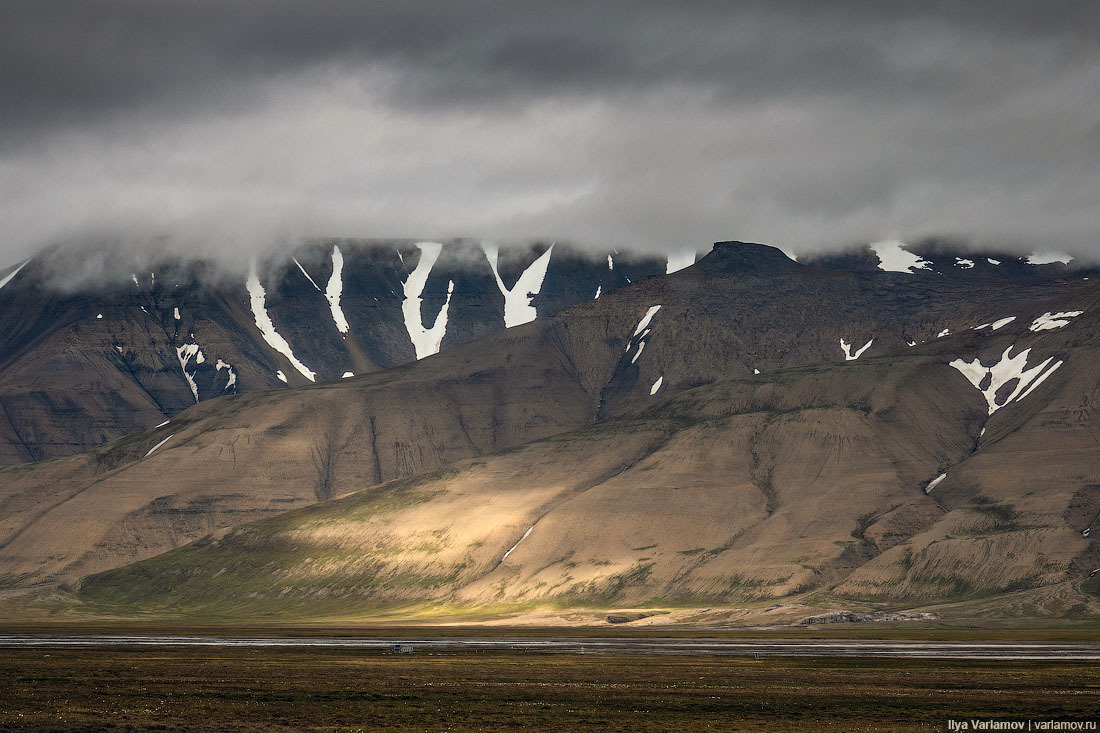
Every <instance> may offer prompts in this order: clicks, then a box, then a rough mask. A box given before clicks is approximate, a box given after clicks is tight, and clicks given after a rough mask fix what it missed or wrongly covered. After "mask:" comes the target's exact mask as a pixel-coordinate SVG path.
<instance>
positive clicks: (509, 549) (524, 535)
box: [500, 524, 535, 562]
mask: <svg viewBox="0 0 1100 733" xmlns="http://www.w3.org/2000/svg"><path fill="white" fill-rule="evenodd" d="M534 528H535V525H533V524H532V525H531V526H530V527H528V528H527V531H526V532H524V533H523V536H522V537H520V538H519V542H516V544H514V545H512V546H511V547H509V548H508V552H506V553H504V557H502V558H500V561H501V562H504V561H505V560H507V559H508V556H509V555H511V554H512V551H513V550H515V549H516V548H517V547H519V543H520V542H523V541H524V540H525V539H527V535H529V534H531V530H533V529H534Z"/></svg>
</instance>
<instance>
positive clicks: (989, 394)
mask: <svg viewBox="0 0 1100 733" xmlns="http://www.w3.org/2000/svg"><path fill="white" fill-rule="evenodd" d="M1014 348H1015V345H1013V346H1009V347H1008V348H1007V349H1005V351H1004V353H1003V354H1001V358H1000V360H999V361H997V363H995V364H993V365H992V366H988V367H987V366H985V365H984V364H982V362H981V360H980V359H975V360H974V361H969V362H968V361H963V360H962V359H956V360H955V361H953V362H951V363H950V364H949V365H948V366H952V367H954V368H955V369H958V370H959V372H961V373H962V375H963V376H964V377H966V378H967V379H968V380H969V381H970V383H971V384H973V385H974V388H975V389H977V390H978V391H980V392H981V393H982V396H983V397H985V401H986V404H988V405H989V414H990V415H992V414H993V413H994V412H996V411H997V410H999V409H1001V408H1002V407H1004V406H1005V405H1008V404H1009V403H1011V402H1013V401H1016V400H1022V399H1023V398H1024V397H1026V396H1027V395H1029V394H1030V393H1031V390H1032V389H1034V388H1035V387H1038V386H1039V385H1040V384H1042V383H1043V381H1045V380H1046V378H1047V377H1049V376H1050V375H1051V374H1052V373H1053V372H1054V370H1055V369H1057V368H1058V367H1060V366H1062V362H1061V361H1059V362H1058V363H1057V364H1055V365H1054V366H1053V367H1051V368H1050V370H1048V371H1046V372H1045V373H1043V370H1045V369H1046V368H1047V366H1048V365H1049V364H1050V362H1051V361H1053V359H1054V357H1050V358H1048V359H1047V360H1046V361H1044V362H1043V363H1041V364H1039V365H1038V366H1036V367H1032V368H1031V369H1027V368H1026V367H1027V357H1028V354H1030V353H1031V349H1024V350H1023V351H1021V352H1020V353H1019V354H1017V355H1016V356H1012V355H1011V354H1012V349H1014ZM986 375H989V384H988V386H987V387H986V388H985V389H982V386H981V385H982V383H983V382H984V381H985V380H986ZM1040 375H1041V376H1040ZM1014 379H1015V380H1017V383H1016V388H1015V389H1014V390H1012V393H1011V394H1009V395H1008V397H1006V398H1004V399H1003V400H1002V401H1001V402H998V401H997V392H998V390H1000V388H1001V387H1002V386H1004V385H1005V384H1008V383H1009V382H1011V381H1012V380H1014Z"/></svg>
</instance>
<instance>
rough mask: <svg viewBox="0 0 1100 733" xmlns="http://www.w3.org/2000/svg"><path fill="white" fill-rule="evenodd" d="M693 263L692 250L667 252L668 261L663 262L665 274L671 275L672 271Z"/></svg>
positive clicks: (693, 254)
mask: <svg viewBox="0 0 1100 733" xmlns="http://www.w3.org/2000/svg"><path fill="white" fill-rule="evenodd" d="M694 264H695V253H694V252H669V254H668V261H667V262H665V274H666V275H671V274H672V273H674V272H678V271H680V270H682V269H684V268H685V267H691V266H692V265H694Z"/></svg>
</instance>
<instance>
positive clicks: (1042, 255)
mask: <svg viewBox="0 0 1100 733" xmlns="http://www.w3.org/2000/svg"><path fill="white" fill-rule="evenodd" d="M1024 259H1025V260H1027V264H1029V265H1049V264H1051V263H1053V262H1061V263H1062V264H1064V265H1068V264H1069V263H1070V261H1071V260H1072V259H1073V255H1067V254H1065V253H1063V252H1035V253H1032V254H1030V255H1028V256H1027V257H1025V258H1024Z"/></svg>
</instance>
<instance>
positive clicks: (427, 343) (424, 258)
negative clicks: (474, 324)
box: [401, 242, 455, 359]
mask: <svg viewBox="0 0 1100 733" xmlns="http://www.w3.org/2000/svg"><path fill="white" fill-rule="evenodd" d="M416 246H417V248H418V249H419V250H420V261H419V262H417V263H416V268H415V269H414V270H413V271H412V272H410V273H409V276H408V277H407V278H405V282H404V283H402V287H403V288H404V293H405V299H404V300H402V301H401V313H402V315H404V317H405V330H406V331H408V333H409V340H410V341H412V345H413V350H414V351H416V358H417V359H423V358H424V357H426V356H431V355H432V354H436V353H439V345H440V344H441V343H442V342H443V335H444V334H445V333H446V331H447V309H448V308H449V307H450V305H451V293H453V292H454V289H455V283H454V280H451V281H450V282H449V283H448V285H447V300H446V301H445V302H444V303H443V307H442V308H440V309H439V313H437V314H436V316H435V321H434V322H433V323H432V325H431V328H425V327H424V320H423V318H422V316H421V315H420V304H421V303H422V302H423V301H424V299H423V298H421V297H420V295H421V293H423V292H424V286H425V285H426V284H427V283H428V275H430V274H431V272H432V268H433V267H435V262H436V260H438V259H439V253H440V252H441V251H442V250H443V245H442V244H439V243H438V242H419V243H418V244H417V245H416Z"/></svg>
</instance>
